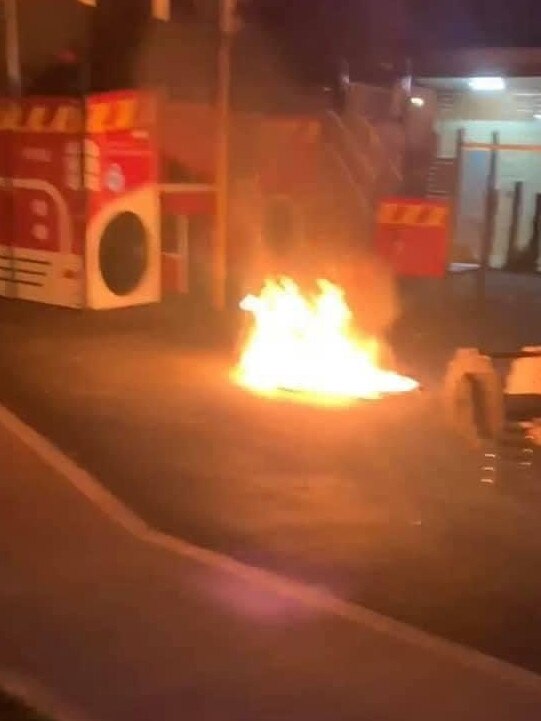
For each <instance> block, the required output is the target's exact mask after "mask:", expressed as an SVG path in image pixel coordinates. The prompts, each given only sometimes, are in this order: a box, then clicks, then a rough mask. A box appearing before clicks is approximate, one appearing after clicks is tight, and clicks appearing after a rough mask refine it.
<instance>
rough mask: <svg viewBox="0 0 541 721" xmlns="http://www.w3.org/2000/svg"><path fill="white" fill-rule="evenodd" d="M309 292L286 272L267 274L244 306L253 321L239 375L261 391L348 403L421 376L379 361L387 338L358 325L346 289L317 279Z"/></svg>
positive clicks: (400, 388) (410, 384) (412, 384)
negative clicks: (276, 275) (275, 276)
mask: <svg viewBox="0 0 541 721" xmlns="http://www.w3.org/2000/svg"><path fill="white" fill-rule="evenodd" d="M316 285H317V291H316V292H315V293H312V294H304V293H303V292H302V290H301V289H300V287H299V286H298V285H297V283H296V282H295V281H293V280H292V279H291V278H288V277H282V278H279V279H270V280H267V281H266V282H265V284H264V286H263V289H262V291H261V293H260V294H259V295H258V296H255V295H248V296H247V297H246V298H244V300H243V301H242V302H241V308H242V310H244V311H246V312H247V313H251V314H252V315H253V326H252V328H251V331H250V333H249V335H248V339H247V342H246V343H245V346H244V348H243V350H242V353H241V358H240V361H239V363H238V366H237V368H236V369H235V373H234V376H235V379H236V381H237V382H238V383H239V384H241V385H243V386H245V387H247V388H249V389H251V390H253V391H255V392H258V393H262V394H268V395H273V394H279V393H280V392H290V393H295V394H302V397H303V398H304V399H307V400H311V401H314V402H329V403H340V402H341V403H343V402H348V401H354V400H357V399H376V398H381V397H382V396H385V395H389V394H397V393H407V392H410V391H413V390H415V389H416V388H417V387H418V384H417V382H416V381H414V380H413V379H411V378H407V377H404V376H401V375H398V374H397V373H395V372H393V371H391V370H387V369H384V368H382V367H381V356H382V344H381V343H380V341H379V340H378V339H377V338H373V337H362V336H361V335H360V334H359V333H357V332H356V331H355V328H354V323H353V321H354V319H353V314H352V312H351V310H350V307H349V306H348V304H347V302H346V298H345V293H344V291H343V290H342V288H340V287H339V286H337V285H334V284H333V283H331V282H329V281H327V280H318V281H317V284H316Z"/></svg>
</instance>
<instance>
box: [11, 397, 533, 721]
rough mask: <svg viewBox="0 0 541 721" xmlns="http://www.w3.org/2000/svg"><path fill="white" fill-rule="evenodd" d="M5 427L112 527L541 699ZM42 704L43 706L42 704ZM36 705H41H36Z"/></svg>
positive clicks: (481, 662)
mask: <svg viewBox="0 0 541 721" xmlns="http://www.w3.org/2000/svg"><path fill="white" fill-rule="evenodd" d="M0 424H1V425H2V426H3V427H4V428H5V429H6V430H7V431H8V432H11V433H12V434H13V435H14V436H16V437H17V438H18V439H19V440H20V441H22V442H23V443H24V444H25V445H26V446H27V447H28V448H29V450H30V451H31V452H32V453H34V454H35V455H36V456H37V457H38V458H40V459H41V460H42V461H43V462H45V463H46V464H47V465H48V466H49V467H51V468H52V469H53V470H54V471H56V472H57V473H58V474H59V475H61V476H62V478H63V479H64V480H65V481H67V482H68V483H69V484H70V485H72V486H73V487H74V488H75V489H76V490H77V491H78V492H79V493H81V495H83V496H84V497H85V498H86V499H88V500H89V501H90V502H91V503H93V504H94V505H95V506H96V507H97V508H98V509H99V510H100V511H101V512H102V513H103V514H105V515H106V516H107V517H108V518H109V519H110V520H111V521H112V522H113V523H115V524H116V525H118V526H120V527H122V528H123V529H124V530H125V531H126V532H128V533H129V534H130V535H132V536H133V537H135V538H136V539H138V540H139V541H141V542H143V543H145V544H147V545H152V546H155V547H157V548H159V549H161V550H163V551H167V552H169V553H172V554H173V555H177V556H180V557H182V558H189V559H191V560H193V561H195V562H197V563H199V564H201V565H204V566H207V567H210V568H214V569H217V570H219V571H222V572H225V573H229V574H231V575H233V576H236V577H237V578H239V579H241V580H243V581H246V582H249V583H257V584H259V585H260V586H262V587H265V588H267V589H268V590H269V591H271V592H273V593H277V594H279V595H281V596H282V597H286V598H289V599H291V600H294V601H296V602H298V603H300V604H303V605H305V606H309V607H312V608H314V609H317V610H319V611H323V612H325V613H327V614H329V615H333V616H335V617H337V618H340V619H342V620H344V621H346V622H349V623H353V624H355V625H359V626H364V627H365V628H368V629H370V630H371V631H375V632H377V633H380V634H383V635H386V636H388V637H391V638H393V639H395V640H399V641H401V642H402V643H405V644H407V645H410V646H414V647H417V648H423V649H425V650H428V651H430V652H432V653H434V654H435V655H436V656H439V657H440V658H443V659H446V660H452V661H454V662H455V663H457V664H459V665H461V666H462V667H464V668H468V669H471V670H472V671H476V672H478V673H482V674H485V675H487V676H490V677H492V678H496V679H497V680H498V681H500V682H502V683H503V682H505V683H509V684H512V685H514V686H516V687H520V688H523V689H524V690H528V691H536V692H538V693H539V694H540V696H541V676H540V675H538V674H536V673H534V672H533V671H528V670H527V669H523V668H521V667H519V666H515V665H513V664H511V663H508V662H506V661H503V660H500V659H497V658H495V657H492V656H488V655H486V654H483V653H482V652H480V651H476V650H473V649H470V648H467V647H465V646H461V645H460V644H458V643H455V642H452V641H448V640H446V639H443V638H439V637H437V636H434V635H432V634H430V633H428V632H426V631H422V630H419V629H417V628H414V627H413V626H409V625H407V624H406V623H402V622H400V621H395V620H394V619H392V618H389V617H387V616H383V615H382V614H379V613H377V612H375V611H371V610H369V609H367V608H365V607H363V606H360V605H357V604H355V603H352V602H350V601H345V600H342V599H340V598H338V597H337V596H334V595H333V594H331V593H329V592H327V591H324V590H321V589H319V588H316V587H314V586H310V585H309V584H306V583H303V582H299V581H295V580H292V579H289V578H287V577H285V576H280V575H279V574H278V573H275V572H272V571H267V570H265V569H262V568H258V567H255V566H249V565H247V564H245V563H242V562H240V561H237V560H235V559H234V558H232V557H229V556H226V555H224V554H221V553H218V552H216V551H212V550H209V549H206V548H202V547H199V546H196V545H194V544H191V543H188V542H186V541H183V540H182V539H179V538H177V537H174V536H171V535H168V534H165V533H162V532H161V531H158V530H156V529H154V528H152V527H150V526H149V525H148V524H147V523H146V522H145V521H144V520H143V519H142V518H141V517H140V516H138V515H137V514H135V513H134V512H133V511H132V510H131V509H129V508H128V507H127V506H126V505H124V504H123V503H122V502H121V501H120V500H118V499H117V498H116V497H115V496H113V494H112V493H110V492H109V491H108V490H107V489H106V488H105V487H104V486H103V485H102V484H101V483H99V481H98V480H96V479H95V478H94V477H93V476H92V475H91V474H90V473H88V472H87V471H85V470H84V469H83V468H81V467H80V466H78V465H77V463H75V461H73V460H72V459H70V458H69V457H68V456H66V455H65V454H64V453H63V452H62V451H61V450H59V449H58V448H57V447H56V446H55V445H54V444H53V443H51V442H50V441H49V440H47V439H46V438H44V437H43V436H42V435H40V434H39V433H38V432H37V431H35V430H34V429H33V428H31V427H30V426H29V425H27V424H26V423H25V422H24V421H22V420H21V419H20V418H19V417H18V416H16V415H15V414H14V413H12V412H11V411H10V410H8V409H7V408H6V407H5V406H3V405H1V404H0ZM2 677H3V674H2V673H1V670H0V685H1V684H2V681H3V678H2ZM6 690H9V689H6ZM29 698H31V696H29ZM37 701H38V702H39V699H37ZM33 702H34V701H33ZM34 705H36V704H35V702H34ZM61 721H86V719H84V718H82V717H80V716H79V717H78V716H76V717H75V718H74V717H71V718H66V719H65V720H64V719H62V720H61Z"/></svg>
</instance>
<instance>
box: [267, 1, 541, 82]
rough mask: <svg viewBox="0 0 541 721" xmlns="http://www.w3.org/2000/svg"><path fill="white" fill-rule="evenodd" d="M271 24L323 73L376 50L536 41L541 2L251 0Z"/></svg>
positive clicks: (357, 62)
mask: <svg viewBox="0 0 541 721" xmlns="http://www.w3.org/2000/svg"><path fill="white" fill-rule="evenodd" d="M254 1H255V2H256V3H257V5H258V6H259V7H260V8H261V11H262V13H263V15H264V16H265V17H266V21H267V24H268V26H269V27H272V28H273V29H274V32H275V33H276V35H277V37H280V38H282V39H283V40H284V41H285V43H286V45H287V46H288V47H289V48H290V53H291V55H292V56H297V58H302V61H301V62H302V64H303V67H304V68H305V69H306V68H308V69H310V68H311V69H312V70H313V71H314V72H315V73H316V74H317V73H319V72H321V69H322V68H324V67H325V66H326V64H327V61H328V59H329V57H335V56H336V55H337V54H344V55H346V56H347V57H348V58H349V60H350V63H351V65H352V68H353V71H354V74H360V73H362V68H363V65H364V64H365V63H366V56H367V53H368V52H369V51H370V50H371V49H373V48H378V47H382V48H395V49H396V50H397V52H399V53H400V52H405V53H407V54H412V55H415V53H416V51H418V50H419V49H424V48H438V47H443V46H447V47H449V46H450V47H461V46H475V45H480V46H483V45H488V46H505V45H516V46H541V2H540V0H254Z"/></svg>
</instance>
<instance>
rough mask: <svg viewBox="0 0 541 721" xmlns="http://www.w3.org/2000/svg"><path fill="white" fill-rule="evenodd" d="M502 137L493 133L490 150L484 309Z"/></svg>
mask: <svg viewBox="0 0 541 721" xmlns="http://www.w3.org/2000/svg"><path fill="white" fill-rule="evenodd" d="M499 142H500V137H499V134H498V133H492V143H491V149H490V165H489V170H488V176H487V194H486V201H485V223H484V228H483V237H482V242H481V267H480V269H479V277H478V280H479V285H478V294H479V295H478V300H479V304H480V306H481V307H482V308H484V304H485V301H486V285H487V272H488V270H489V265H490V254H491V252H492V241H493V236H494V225H495V221H496V210H497V207H496V206H497V198H496V172H497V160H498V145H499Z"/></svg>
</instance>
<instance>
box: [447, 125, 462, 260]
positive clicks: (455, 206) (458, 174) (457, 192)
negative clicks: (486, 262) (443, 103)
mask: <svg viewBox="0 0 541 721" xmlns="http://www.w3.org/2000/svg"><path fill="white" fill-rule="evenodd" d="M465 142H466V131H465V130H464V128H460V129H459V130H458V131H457V134H456V151H455V165H454V170H453V176H454V177H453V190H452V193H453V197H452V198H451V229H450V232H451V238H450V239H449V262H448V265H450V262H451V258H452V253H453V246H456V245H457V243H458V240H459V238H458V229H459V222H458V221H459V218H460V196H461V193H462V174H463V170H464V143H465Z"/></svg>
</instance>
